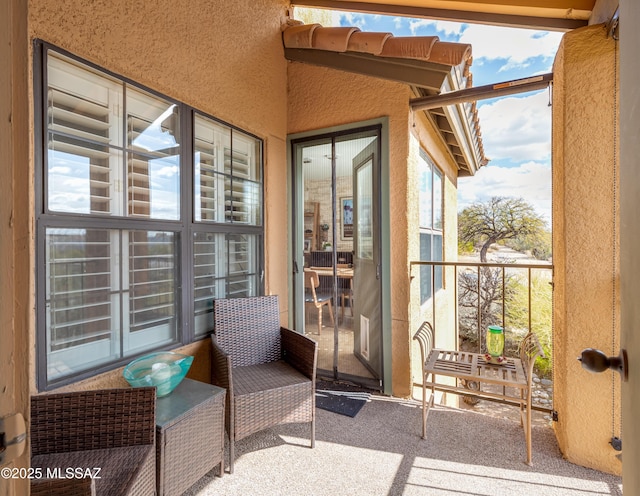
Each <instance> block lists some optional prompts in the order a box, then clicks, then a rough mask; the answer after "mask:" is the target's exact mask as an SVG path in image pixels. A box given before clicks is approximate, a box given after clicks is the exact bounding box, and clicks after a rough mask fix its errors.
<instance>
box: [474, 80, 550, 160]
mask: <svg viewBox="0 0 640 496" xmlns="http://www.w3.org/2000/svg"><path fill="white" fill-rule="evenodd" d="M478 116H479V118H480V126H481V129H482V141H483V144H484V151H485V154H486V156H487V157H489V158H490V159H492V160H500V159H511V160H513V161H514V162H516V163H518V162H524V161H527V160H537V161H541V160H547V159H549V157H550V156H551V107H549V94H548V92H547V91H546V90H544V91H539V92H536V93H533V94H530V95H529V96H525V97H520V98H517V97H505V98H501V99H500V100H496V101H494V102H492V103H488V104H484V105H479V106H478Z"/></svg>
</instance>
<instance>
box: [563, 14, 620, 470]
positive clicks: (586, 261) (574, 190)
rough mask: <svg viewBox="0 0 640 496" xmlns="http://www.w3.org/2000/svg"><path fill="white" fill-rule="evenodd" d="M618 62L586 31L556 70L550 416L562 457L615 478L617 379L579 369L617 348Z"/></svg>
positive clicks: (600, 36)
mask: <svg viewBox="0 0 640 496" xmlns="http://www.w3.org/2000/svg"><path fill="white" fill-rule="evenodd" d="M616 55H617V52H616V50H615V42H614V41H613V40H611V39H607V38H606V32H605V30H604V28H603V27H602V26H591V27H588V28H583V29H578V30H575V31H573V32H570V33H567V34H565V36H564V38H563V41H562V44H561V46H560V49H559V51H558V55H557V57H556V61H555V64H554V91H553V188H554V189H553V195H554V207H553V229H554V232H553V237H554V246H553V256H554V265H555V277H554V281H555V285H554V334H555V352H554V373H555V378H554V379H555V381H554V385H555V386H554V387H555V400H554V406H555V408H556V410H557V411H558V414H559V421H558V422H557V424H556V425H555V427H556V433H557V437H558V441H559V444H560V448H561V450H562V452H563V454H564V456H566V457H567V459H569V460H570V461H572V462H574V463H577V464H580V465H584V466H587V467H592V468H597V469H600V470H605V471H609V472H613V473H620V471H621V463H620V461H619V460H618V459H617V458H616V457H615V455H616V454H617V452H616V451H614V450H613V449H612V448H611V446H610V445H609V444H608V443H609V441H610V439H611V436H612V423H613V426H615V431H614V433H615V435H617V436H619V435H620V431H619V426H620V380H619V376H618V375H617V374H614V373H612V372H607V373H602V374H592V373H590V372H588V371H586V370H584V369H582V367H581V366H580V363H579V362H578V361H577V360H576V357H577V356H579V354H580V353H581V351H582V350H583V349H585V348H590V347H592V348H597V349H600V350H603V351H605V352H606V353H607V354H608V355H617V354H618V347H619V343H620V336H619V322H620V315H619V312H620V302H619V294H620V291H619V277H620V271H619V256H618V254H619V236H618V234H619V230H617V231H616V232H614V224H615V226H618V225H619V219H618V217H619V215H618V204H617V198H618V187H619V185H618V181H617V165H616V170H614V164H617V163H618V158H617V141H615V140H614V132H613V131H614V119H615V120H617V115H614V107H615V106H616V105H617V102H616V101H615V100H614V87H615V84H616V83H615V75H614V65H615V64H616V62H615V57H616ZM614 151H615V153H616V155H615V156H614ZM614 295H615V296H614ZM612 340H614V341H615V343H617V344H616V345H615V346H613V345H612ZM614 381H615V386H614ZM612 390H613V391H614V393H613V394H612ZM614 403H615V406H614Z"/></svg>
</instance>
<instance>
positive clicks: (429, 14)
mask: <svg viewBox="0 0 640 496" xmlns="http://www.w3.org/2000/svg"><path fill="white" fill-rule="evenodd" d="M291 4H292V5H295V6H300V7H312V8H320V9H331V10H342V11H347V12H367V13H373V14H382V15H393V16H403V17H421V18H426V19H440V20H446V21H454V22H456V21H457V22H471V23H477V24H490V25H493V26H508V27H520V28H531V29H541V30H546V31H570V30H572V29H576V28H580V27H583V26H586V25H587V23H588V21H587V20H586V19H570V18H565V17H562V18H560V17H539V16H525V15H515V14H499V13H495V12H477V11H469V10H453V9H436V8H430V7H416V6H411V5H396V4H389V3H375V2H359V1H350V0H294V1H292V2H291Z"/></svg>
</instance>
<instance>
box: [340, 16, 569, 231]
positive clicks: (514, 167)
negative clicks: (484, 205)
mask: <svg viewBox="0 0 640 496" xmlns="http://www.w3.org/2000/svg"><path fill="white" fill-rule="evenodd" d="M333 15H334V20H333V23H334V24H335V25H343V26H357V27H359V28H360V29H362V30H363V31H364V30H366V31H383V32H390V33H393V34H394V35H395V36H434V35H436V36H438V37H439V38H440V40H441V41H450V42H461V43H470V44H471V45H472V50H473V65H472V66H471V72H472V73H473V85H474V86H482V85H485V84H491V83H496V82H501V81H508V80H512V79H520V78H524V77H528V76H531V75H534V74H544V73H547V72H551V71H552V64H553V60H554V57H555V54H556V52H557V49H558V45H559V43H560V40H561V38H562V33H557V32H545V31H534V30H530V29H516V28H504V27H496V26H484V25H480V24H462V23H454V22H448V21H433V20H428V19H411V18H406V17H390V16H380V15H372V14H357V13H343V12H340V13H337V12H336V13H334V14H333ZM478 113H479V117H480V126H481V129H482V139H483V143H484V149H485V154H486V155H487V157H488V158H489V159H490V162H489V165H488V166H486V167H483V168H482V169H480V171H478V173H477V174H476V175H475V176H474V177H472V178H462V179H460V180H459V182H458V205H459V209H460V210H461V209H463V208H464V207H465V206H467V205H469V204H471V203H473V202H476V201H484V200H486V199H488V198H490V197H491V196H513V197H522V198H524V199H525V200H527V201H528V202H529V203H531V204H532V205H533V206H534V207H535V208H536V210H537V211H538V212H539V213H540V214H541V215H542V216H543V217H544V218H545V219H546V220H547V222H548V223H549V225H550V222H551V107H550V106H549V93H548V90H542V91H536V92H528V93H522V94H519V95H512V96H509V97H504V98H500V99H491V100H480V101H478Z"/></svg>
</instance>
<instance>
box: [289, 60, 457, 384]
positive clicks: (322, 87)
mask: <svg viewBox="0 0 640 496" xmlns="http://www.w3.org/2000/svg"><path fill="white" fill-rule="evenodd" d="M410 98H411V92H410V89H409V87H408V86H406V85H404V84H400V83H394V82H390V81H385V80H382V79H376V78H371V77H367V76H360V75H355V74H351V73H346V72H341V71H336V70H332V69H327V68H322V67H315V66H311V65H305V64H301V63H290V64H289V114H288V116H289V122H288V130H289V133H290V134H294V133H301V132H306V131H311V130H315V129H323V128H328V127H332V126H338V125H343V124H351V123H357V122H359V121H365V120H369V119H374V118H377V117H382V116H388V118H389V134H390V136H389V163H390V176H389V177H388V178H383V181H388V184H389V191H390V210H391V212H390V225H391V257H390V260H391V281H390V283H391V319H392V320H391V322H392V323H391V327H392V329H391V333H392V336H391V340H392V345H391V346H392V362H393V363H392V391H393V394H394V395H395V396H404V397H406V396H409V395H410V394H411V384H412V381H413V377H412V371H411V361H412V359H413V358H414V357H415V356H417V355H412V351H413V350H414V347H413V342H412V339H411V338H412V336H413V333H414V332H415V331H416V329H417V322H419V319H420V315H421V312H420V309H419V305H418V307H416V308H413V307H412V301H413V302H414V304H415V302H416V301H418V302H419V297H418V300H416V299H415V298H413V300H412V288H411V284H410V278H409V277H410V271H409V261H410V260H417V259H418V258H419V244H418V243H419V238H418V231H417V222H418V220H417V189H416V188H415V184H416V181H415V178H416V169H415V166H416V164H415V161H413V162H412V161H411V156H412V154H413V152H414V151H416V150H412V149H411V147H410V136H411V135H412V133H413V135H414V136H415V137H416V138H418V139H419V140H420V141H421V142H422V146H423V147H424V148H425V150H427V151H428V152H429V153H430V154H432V157H433V159H434V160H435V161H436V163H437V164H438V165H439V166H440V167H441V168H442V170H443V172H445V174H446V176H447V179H446V180H445V184H446V186H445V195H446V198H447V200H448V201H451V199H452V196H453V198H455V191H454V190H455V187H454V184H455V177H456V172H455V169H453V168H452V167H453V166H452V163H451V160H450V157H448V156H447V154H446V152H445V149H444V146H443V145H442V143H441V141H439V138H437V137H436V136H435V134H434V133H435V131H434V129H433V127H432V126H431V125H430V124H429V123H428V122H427V121H426V120H425V119H423V118H421V117H420V115H419V114H416V116H417V117H416V118H414V117H413V116H412V114H411V112H410V111H409V106H408V103H409V99H410ZM411 164H413V165H411ZM452 177H453V179H452ZM452 191H454V193H452ZM408 198H409V201H407V199H408ZM452 208H453V212H455V208H456V206H455V204H454V205H453V206H452ZM446 217H447V218H448V219H450V215H449V214H447V216H446ZM445 222H451V221H450V220H447V221H445ZM453 223H454V224H455V222H453ZM450 227H451V225H450V224H449V225H447V226H446V228H450ZM454 229H455V228H454ZM451 236H454V237H455V232H453V233H452V234H451ZM449 237H450V236H448V238H447V241H446V242H447V244H448V246H447V250H449V249H451V246H453V249H454V250H457V243H455V242H454V243H451V242H450V239H449Z"/></svg>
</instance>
